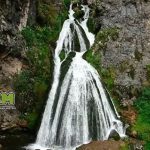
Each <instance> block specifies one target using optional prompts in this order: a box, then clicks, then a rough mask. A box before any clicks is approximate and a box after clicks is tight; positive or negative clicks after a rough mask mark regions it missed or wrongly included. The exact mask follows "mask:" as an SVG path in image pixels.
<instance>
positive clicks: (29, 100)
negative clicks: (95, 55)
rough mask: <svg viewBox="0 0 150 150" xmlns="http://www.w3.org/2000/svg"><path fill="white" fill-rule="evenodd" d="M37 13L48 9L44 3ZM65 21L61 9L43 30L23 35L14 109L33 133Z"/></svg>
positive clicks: (27, 30)
mask: <svg viewBox="0 0 150 150" xmlns="http://www.w3.org/2000/svg"><path fill="white" fill-rule="evenodd" d="M40 2H41V1H40ZM40 9H42V10H41V12H40V13H41V15H43V14H44V13H45V12H44V9H48V8H47V6H46V3H44V4H42V6H40ZM45 11H48V10H45ZM49 11H51V10H49ZM42 13H43V14H42ZM46 13H48V12H46ZM46 13H45V14H44V15H45V16H46V15H47V14H46ZM51 15H52V14H51ZM54 16H55V17H54ZM49 17H50V16H49ZM66 18H67V10H66V9H63V11H62V12H61V13H60V14H55V15H54V14H53V15H52V16H51V17H50V18H44V17H43V19H44V21H46V23H44V22H43V23H44V24H45V25H46V26H40V25H35V26H34V27H26V28H24V30H23V31H22V35H23V37H24V39H25V40H26V46H27V50H26V53H25V57H26V58H25V63H24V64H25V65H24V69H23V71H22V72H21V73H20V74H19V75H18V76H17V77H15V79H14V88H15V92H16V104H17V108H18V109H19V110H20V112H21V113H22V115H21V116H23V117H22V118H23V119H26V120H27V121H28V122H29V124H28V125H29V128H32V129H34V127H35V125H36V123H37V119H38V118H40V117H39V116H40V114H41V112H42V109H43V106H44V104H45V101H46V99H47V95H48V91H49V89H50V85H51V79H52V72H53V58H52V53H53V52H52V51H53V50H54V48H55V45H56V44H55V43H56V40H57V38H58V35H59V33H60V30H61V27H62V24H63V22H64V20H65V19H66ZM47 19H48V20H47Z"/></svg>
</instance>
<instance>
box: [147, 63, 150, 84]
mask: <svg viewBox="0 0 150 150" xmlns="http://www.w3.org/2000/svg"><path fill="white" fill-rule="evenodd" d="M146 71H147V80H148V82H150V65H147V66H146Z"/></svg>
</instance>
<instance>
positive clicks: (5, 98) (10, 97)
mask: <svg viewBox="0 0 150 150" xmlns="http://www.w3.org/2000/svg"><path fill="white" fill-rule="evenodd" d="M14 105H15V93H13V92H0V109H14Z"/></svg>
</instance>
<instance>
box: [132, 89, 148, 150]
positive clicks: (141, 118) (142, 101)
mask: <svg viewBox="0 0 150 150" xmlns="http://www.w3.org/2000/svg"><path fill="white" fill-rule="evenodd" d="M134 106H135V108H136V109H137V111H138V117H137V120H136V123H135V124H134V126H133V130H135V131H137V132H138V138H139V139H141V140H144V141H145V143H146V145H145V150H149V149H148V148H149V146H150V145H149V144H150V128H149V127H150V119H149V116H150V109H149V108H150V88H145V89H143V91H142V93H141V96H140V97H139V98H138V99H137V100H136V101H135V103H134Z"/></svg>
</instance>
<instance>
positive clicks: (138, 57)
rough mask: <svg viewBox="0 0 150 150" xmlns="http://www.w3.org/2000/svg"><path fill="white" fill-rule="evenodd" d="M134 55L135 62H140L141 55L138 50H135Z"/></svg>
mask: <svg viewBox="0 0 150 150" xmlns="http://www.w3.org/2000/svg"><path fill="white" fill-rule="evenodd" d="M134 55H135V59H136V60H137V61H140V60H142V57H143V54H142V53H140V52H139V51H138V50H135V53H134Z"/></svg>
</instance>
